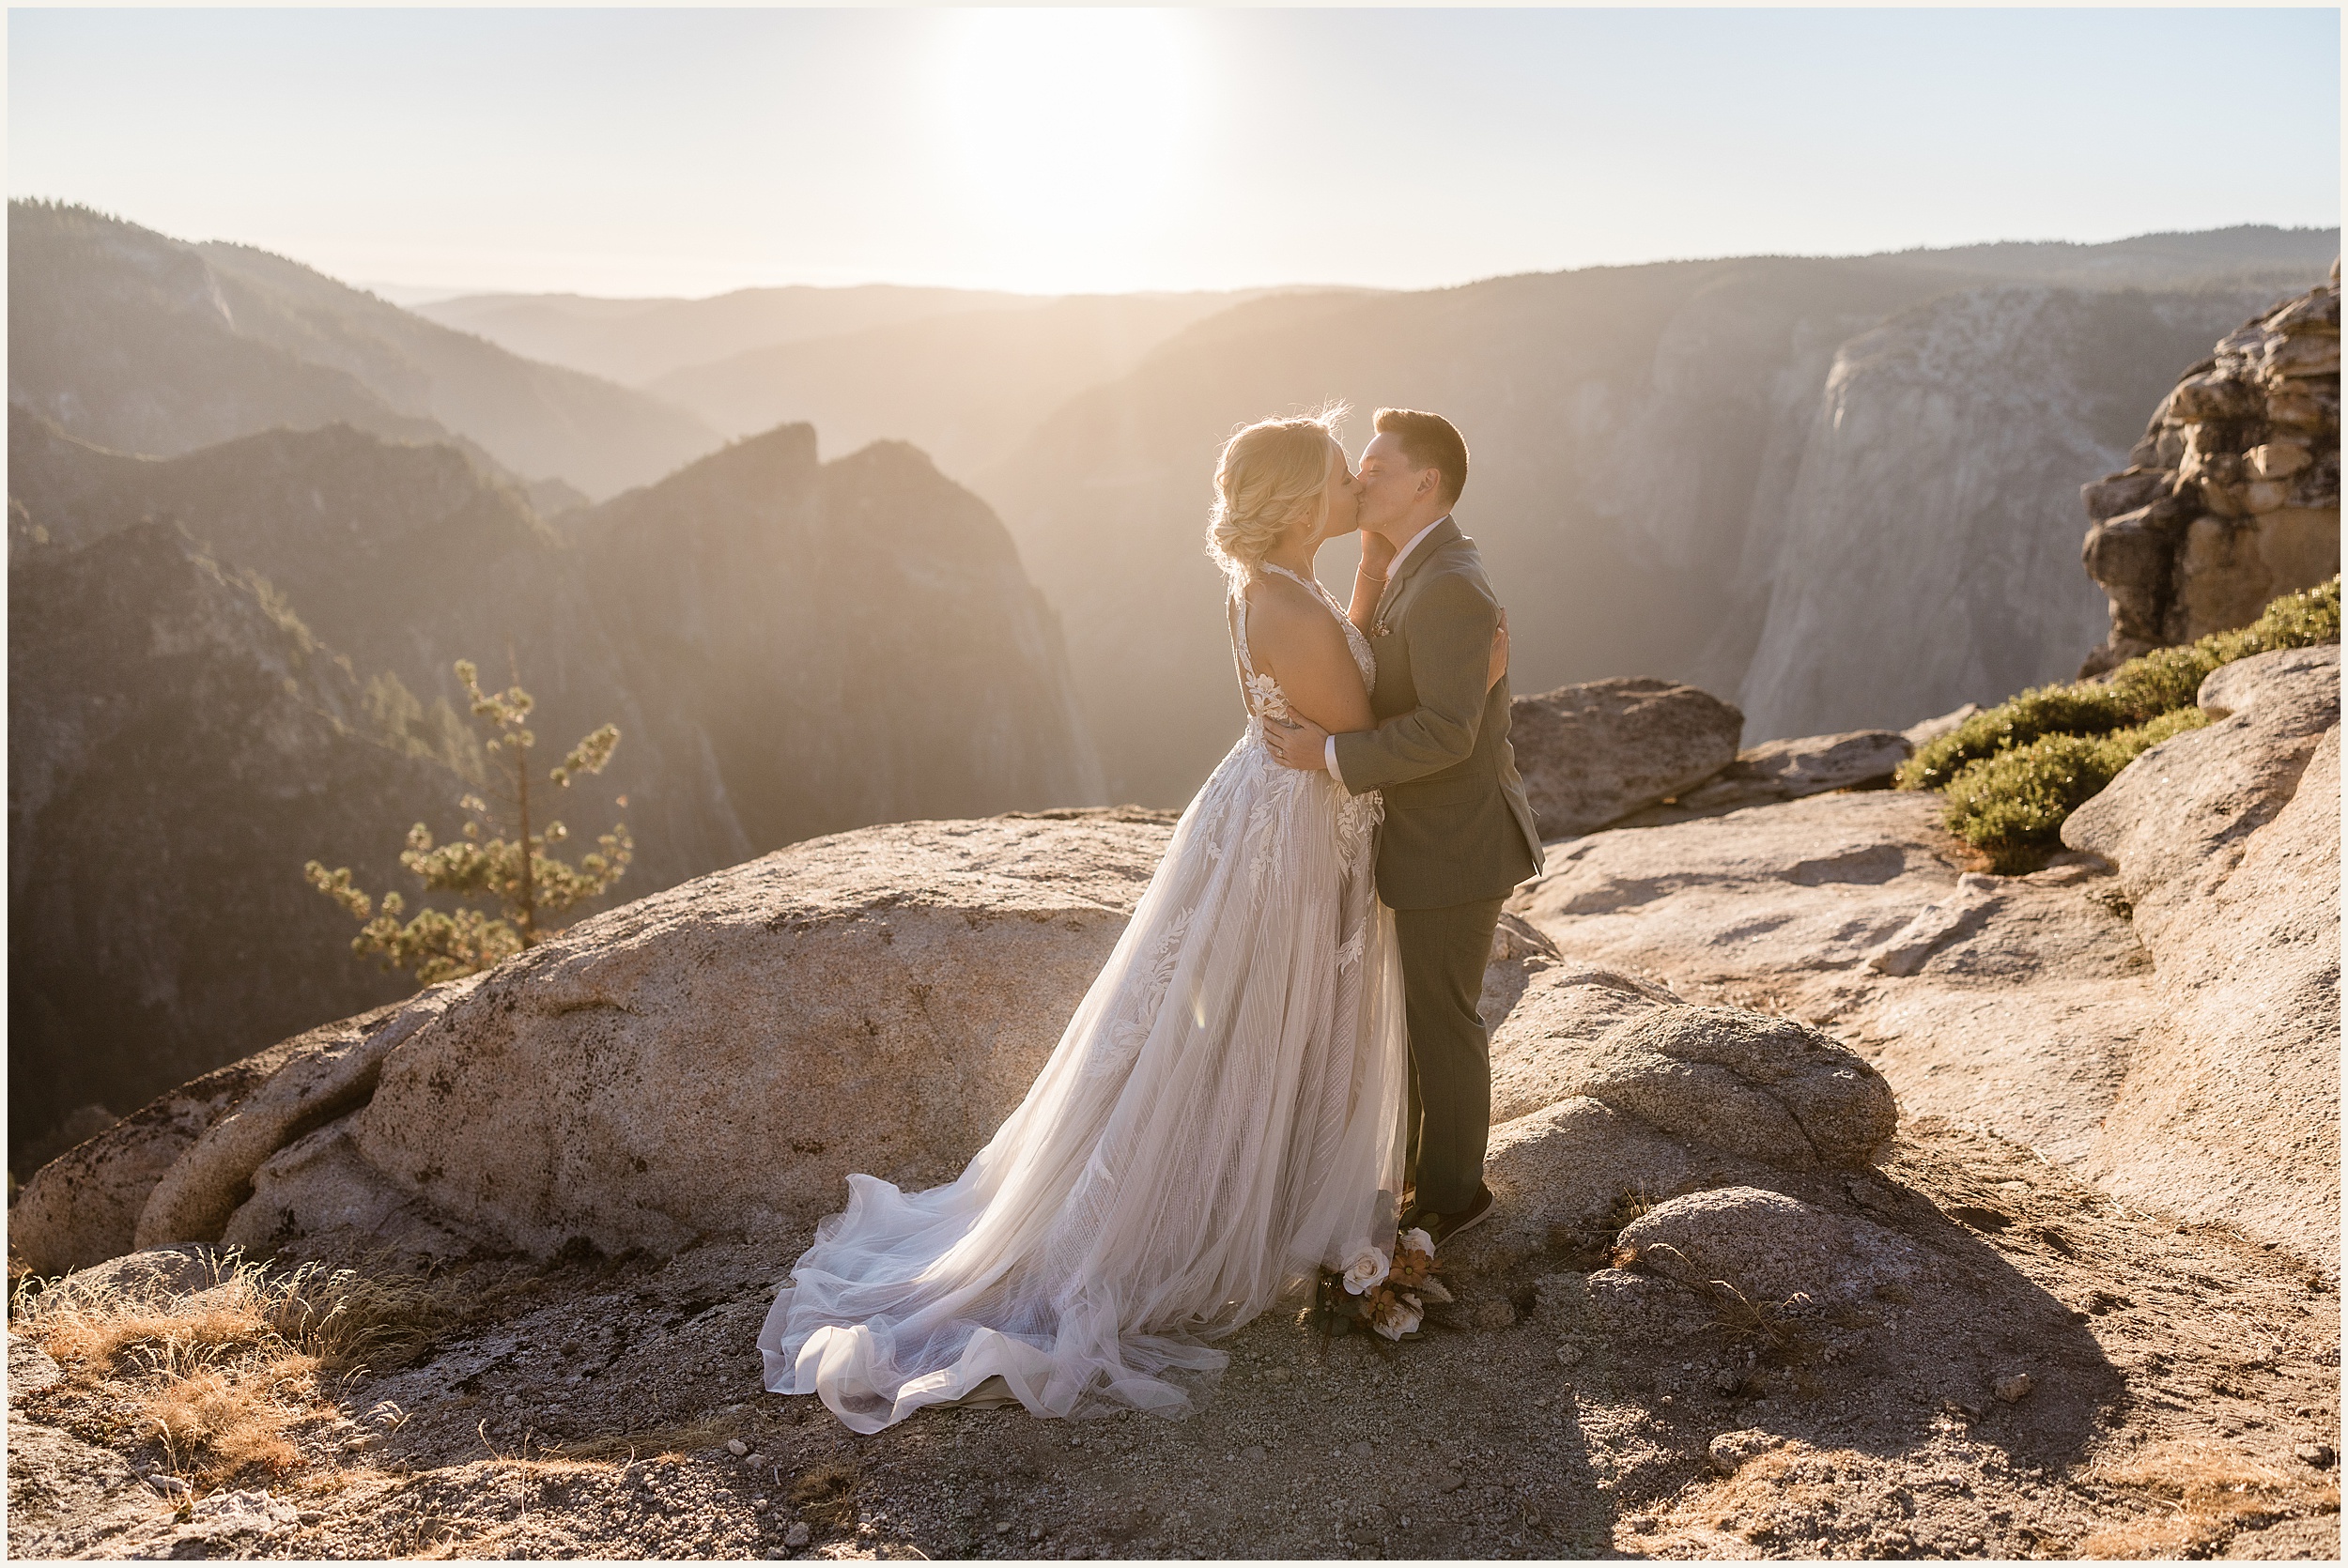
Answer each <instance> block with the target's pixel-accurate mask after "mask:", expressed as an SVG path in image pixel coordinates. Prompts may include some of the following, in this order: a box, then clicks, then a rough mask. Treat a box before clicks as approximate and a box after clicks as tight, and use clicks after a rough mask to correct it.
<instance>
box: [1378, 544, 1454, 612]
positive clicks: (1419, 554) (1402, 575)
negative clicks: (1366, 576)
mask: <svg viewBox="0 0 2348 1568" xmlns="http://www.w3.org/2000/svg"><path fill="white" fill-rule="evenodd" d="M1459 537H1460V525H1459V522H1458V520H1457V519H1455V518H1451V517H1445V518H1444V520H1443V521H1442V522H1440V523H1437V524H1436V525H1435V528H1434V531H1432V532H1430V533H1429V534H1428V536H1427V537H1426V538H1424V539H1422V540H1420V541H1419V543H1418V548H1417V549H1415V550H1413V551H1412V552H1411V558H1410V559H1409V560H1408V561H1404V562H1402V569H1401V570H1400V571H1398V572H1397V573H1395V575H1394V576H1391V577H1388V578H1387V579H1386V591H1385V592H1383V593H1381V594H1379V595H1378V613H1377V614H1375V615H1373V616H1371V617H1370V619H1369V623H1370V624H1371V625H1372V626H1383V625H1384V624H1385V623H1386V612H1387V611H1388V610H1390V609H1392V608H1393V607H1394V602H1395V599H1396V598H1397V597H1398V595H1399V594H1400V593H1401V592H1402V585H1403V584H1404V583H1406V582H1409V581H1410V580H1411V578H1412V577H1413V576H1416V575H1417V573H1418V570H1419V568H1420V567H1422V566H1424V565H1426V564H1427V563H1428V562H1429V561H1431V560H1433V559H1434V556H1435V552H1436V551H1437V550H1440V549H1442V548H1443V547H1444V546H1445V545H1448V544H1450V543H1451V542H1452V541H1453V540H1455V539H1457V538H1459Z"/></svg>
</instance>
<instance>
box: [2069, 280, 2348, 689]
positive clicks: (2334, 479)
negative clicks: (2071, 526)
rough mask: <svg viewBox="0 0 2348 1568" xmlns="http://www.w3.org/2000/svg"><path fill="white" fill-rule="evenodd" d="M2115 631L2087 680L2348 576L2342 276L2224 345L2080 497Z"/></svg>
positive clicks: (2093, 563)
mask: <svg viewBox="0 0 2348 1568" xmlns="http://www.w3.org/2000/svg"><path fill="white" fill-rule="evenodd" d="M2079 498H2080V500H2083V501H2085V502H2086V505H2087V515H2088V519H2089V524H2088V530H2087V537H2086V539H2085V540H2084V541H2083V542H2082V544H2081V546H2080V550H2079V553H2080V558H2081V560H2082V561H2084V562H2085V564H2086V567H2087V575H2088V576H2091V577H2093V579H2094V580H2095V582H2096V583H2097V584H2098V585H2099V586H2100V587H2101V588H2102V589H2103V590H2104V592H2106V594H2108V595H2109V599H2110V605H2111V629H2110V632H2109V635H2108V636H2107V637H2106V638H2105V639H2104V642H2103V645H2102V646H2101V647H2099V648H2097V649H2096V650H2095V651H2094V652H2093V653H2090V654H2089V655H2088V658H2087V662H2086V664H2085V666H2084V667H2082V669H2080V674H2081V675H2094V674H2100V673H2101V672H2103V671H2105V670H2108V669H2111V668H2112V667H2113V666H2115V665H2118V664H2120V663H2121V662H2123V661H2124V660H2126V659H2129V658H2133V657H2135V656H2136V655H2137V654H2139V653H2144V652H2145V651H2147V650H2148V649H2152V648H2156V647H2159V646H2161V645H2163V644H2165V643H2177V642H2191V641H2193V640H2194V639H2195V638H2201V637H2203V636H2206V635H2207V634H2209V633H2211V632H2219V631H2225V630H2227V629H2228V628H2230V627H2234V626H2242V625H2247V624H2248V623H2250V622H2252V621H2255V620H2257V619H2258V617H2259V613H2260V612H2261V611H2262V610H2263V609H2264V608H2265V607H2266V605H2267V603H2268V601H2270V600H2272V599H2274V598H2275V597H2276V596H2277V595H2278V594H2283V593H2292V592H2298V591H2299V590H2302V589H2308V588H2312V587H2314V586H2315V585H2316V584H2318V583H2320V582H2322V581H2323V580H2324V579H2325V578H2326V577H2328V576H2333V575H2334V574H2335V573H2337V572H2338V571H2339V570H2340V272H2339V264H2338V262H2336V261H2335V262H2334V264H2333V271H2332V276H2331V278H2330V280H2329V281H2328V282H2327V283H2325V284H2319V285H2318V286H2316V287H2315V288H2313V289H2310V290H2309V291H2308V292H2307V293H2305V294H2302V295H2300V296H2298V297H2297V298H2296V299H2293V300H2284V301H2282V302H2281V303H2280V304H2279V305H2275V306H2270V307H2269V308H2268V309H2266V310H2263V311H2261V312H2260V313H2259V314H2258V315H2256V316H2254V317H2252V318H2251V319H2250V320H2248V321H2247V322H2245V323H2244V324H2243V325H2242V326H2241V327H2240V328H2238V329H2236V330H2235V331H2232V333H2229V334H2228V335H2227V336H2226V337H2224V338H2222V339H2220V340H2219V341H2218V343H2217V348H2216V351H2215V352H2214V353H2213V354H2212V355H2211V357H2210V358H2208V359H2206V360H2203V361H2201V363H2199V364H2197V365H2195V366H2193V367H2192V368H2191V369H2190V370H2188V371H2187V372H2186V375H2185V377H2184V378H2183V379H2182V380H2180V381H2179V382H2178V383H2177V386H2176V388H2175V390H2174V391H2172V392H2170V394H2169V395H2168V396H2167V397H2166V398H2164V399H2163V400H2162V401H2161V404H2160V407H2158V408H2156V409H2155V410H2154V412H2153V418H2152V422H2151V423H2149V424H2148V425H2146V426H2145V429H2144V436H2143V438H2142V439H2141V440H2139V441H2138V442H2137V444H2136V446H2135V448H2134V449H2133V450H2132V451H2130V453H2128V467H2127V468H2126V469H2123V470H2122V471H2120V472H2118V473H2113V474H2107V475H2106V476H2105V477H2103V478H2102V479H2098V480H2095V481H2093V483H2091V484H2085V485H2083V486H2081V487H2080V491H2079Z"/></svg>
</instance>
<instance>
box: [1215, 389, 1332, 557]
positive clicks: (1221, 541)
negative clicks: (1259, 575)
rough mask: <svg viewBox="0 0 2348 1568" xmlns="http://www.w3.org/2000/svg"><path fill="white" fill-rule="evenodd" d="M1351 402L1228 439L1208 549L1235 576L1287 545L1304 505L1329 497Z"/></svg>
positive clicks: (1266, 423) (1259, 425) (1218, 468)
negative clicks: (1341, 426)
mask: <svg viewBox="0 0 2348 1568" xmlns="http://www.w3.org/2000/svg"><path fill="white" fill-rule="evenodd" d="M1344 417H1345V408H1344V406H1343V405H1338V406H1336V407H1329V408H1324V409H1322V410H1321V412H1320V413H1318V414H1312V415H1304V416H1299V417H1297V418H1293V419H1268V420H1258V421H1257V422H1256V423H1253V424H1251V425H1249V426H1248V427H1247V428H1246V429H1244V430H1243V431H1241V432H1240V433H1239V434H1238V435H1236V436H1233V437H1232V438H1230V439H1229V440H1228V441H1226V442H1224V443H1223V456H1222V458H1221V460H1220V461H1218V462H1217V463H1216V464H1215V466H1214V490H1215V500H1214V511H1213V513H1212V514H1211V515H1210V516H1209V519H1208V523H1207V553H1208V554H1209V555H1211V556H1213V558H1214V561H1215V564H1216V565H1218V566H1220V567H1222V568H1223V572H1224V575H1225V576H1228V577H1229V578H1230V579H1231V580H1232V581H1233V582H1239V581H1242V580H1244V578H1245V577H1246V576H1247V570H1248V568H1249V567H1251V566H1253V565H1255V564H1256V563H1257V562H1258V561H1261V560H1262V559H1263V558H1264V553H1265V552H1266V551H1268V550H1270V549H1272V548H1273V547H1274V546H1276V545H1277V544H1279V542H1280V536H1281V535H1282V534H1284V533H1286V532H1287V531H1288V530H1289V529H1290V527H1291V526H1292V525H1293V523H1294V521H1295V517H1296V513H1297V509H1298V508H1300V507H1302V506H1305V505H1308V504H1311V503H1314V502H1318V503H1320V507H1321V514H1322V515H1326V514H1327V508H1328V500H1329V449H1330V448H1331V447H1332V446H1334V445H1336V439H1337V433H1336V426H1337V422H1338V421H1340V420H1342V419H1343V418H1344Z"/></svg>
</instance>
